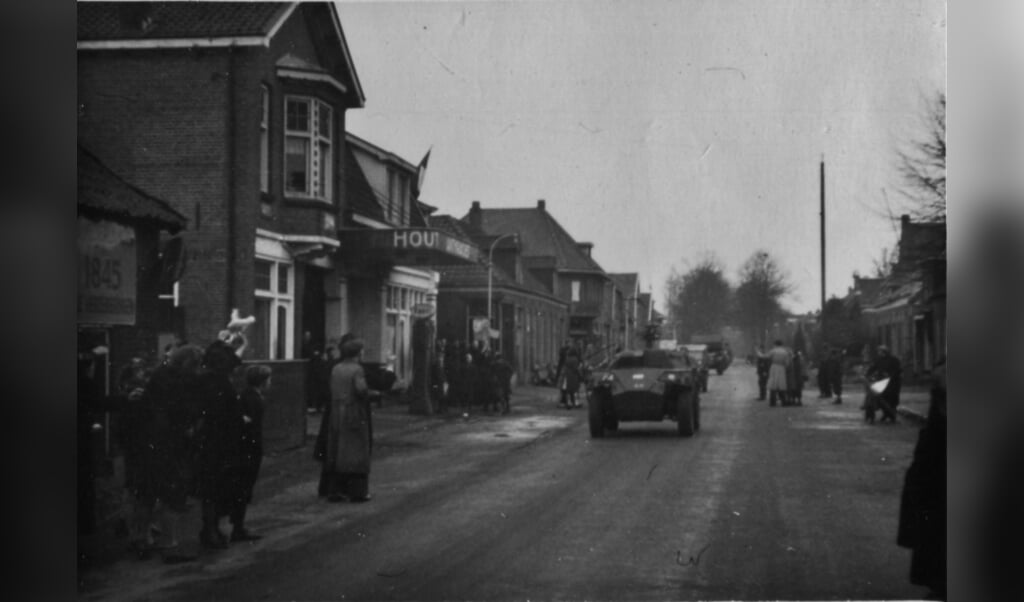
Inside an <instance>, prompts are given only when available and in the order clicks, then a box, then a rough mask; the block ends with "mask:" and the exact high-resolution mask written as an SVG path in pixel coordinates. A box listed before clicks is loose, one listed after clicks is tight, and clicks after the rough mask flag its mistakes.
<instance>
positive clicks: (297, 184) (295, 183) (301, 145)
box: [284, 96, 334, 201]
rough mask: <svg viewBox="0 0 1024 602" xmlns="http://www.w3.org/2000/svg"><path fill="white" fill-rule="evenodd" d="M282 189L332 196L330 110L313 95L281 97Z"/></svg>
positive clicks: (286, 192)
mask: <svg viewBox="0 0 1024 602" xmlns="http://www.w3.org/2000/svg"><path fill="white" fill-rule="evenodd" d="M284 140H285V142H284V172H285V179H284V191H285V194H287V195H297V196H308V197H313V198H318V199H324V200H326V201H332V200H333V194H334V191H333V178H334V112H333V110H332V109H331V106H330V105H328V104H327V103H325V102H322V101H320V100H317V99H315V98H309V97H304V96H286V97H285V123H284Z"/></svg>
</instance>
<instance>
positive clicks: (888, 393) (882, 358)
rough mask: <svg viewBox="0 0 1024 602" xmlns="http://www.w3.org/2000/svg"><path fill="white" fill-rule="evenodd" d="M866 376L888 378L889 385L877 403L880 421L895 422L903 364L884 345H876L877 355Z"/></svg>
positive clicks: (873, 378)
mask: <svg viewBox="0 0 1024 602" xmlns="http://www.w3.org/2000/svg"><path fill="white" fill-rule="evenodd" d="M867 375H868V378H869V379H870V380H877V379H880V378H888V379H889V385H888V386H887V387H886V388H885V391H883V392H882V394H881V395H880V396H879V397H880V398H879V400H878V401H879V405H880V407H881V409H882V419H881V421H880V422H896V408H897V407H898V406H899V405H900V388H901V386H902V383H901V379H902V375H903V366H902V365H901V363H900V360H899V358H897V357H896V356H894V355H892V354H890V353H889V348H888V347H886V346H885V345H879V346H878V355H877V357H876V358H875V361H874V363H872V364H871V367H870V368H869V369H868V373H867Z"/></svg>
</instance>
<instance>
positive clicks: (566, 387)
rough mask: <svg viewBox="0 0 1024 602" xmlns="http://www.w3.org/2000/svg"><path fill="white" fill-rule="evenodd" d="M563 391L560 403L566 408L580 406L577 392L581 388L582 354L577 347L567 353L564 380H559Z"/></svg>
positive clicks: (571, 348) (563, 369) (563, 370)
mask: <svg viewBox="0 0 1024 602" xmlns="http://www.w3.org/2000/svg"><path fill="white" fill-rule="evenodd" d="M559 389H560V390H561V392H562V397H561V400H560V402H559V403H560V405H561V406H562V407H564V408H566V409H571V408H578V407H580V402H579V400H577V399H576V394H577V392H578V391H579V389H580V354H579V351H577V350H576V348H575V347H570V348H569V350H568V351H567V352H566V354H565V365H564V366H563V367H562V380H561V381H560V382H559Z"/></svg>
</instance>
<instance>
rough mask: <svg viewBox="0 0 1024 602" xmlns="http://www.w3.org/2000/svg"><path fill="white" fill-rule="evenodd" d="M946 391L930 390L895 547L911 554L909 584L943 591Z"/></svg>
mask: <svg viewBox="0 0 1024 602" xmlns="http://www.w3.org/2000/svg"><path fill="white" fill-rule="evenodd" d="M945 397H946V391H945V388H939V387H936V388H934V389H933V390H932V401H931V407H930V409H929V412H928V420H927V422H926V424H925V426H923V427H922V428H921V430H920V432H919V434H918V439H917V445H916V446H915V447H914V458H913V460H912V461H911V464H910V467H909V468H908V469H907V473H906V476H905V478H904V482H903V493H902V496H901V499H900V520H899V531H898V533H897V537H896V543H897V544H898V545H900V546H902V547H905V548H910V549H911V550H912V552H913V553H912V555H911V562H910V582H911V583H913V584H915V585H923V586H926V587H929V588H931V589H932V590H933V591H935V592H944V591H945V588H946V413H945Z"/></svg>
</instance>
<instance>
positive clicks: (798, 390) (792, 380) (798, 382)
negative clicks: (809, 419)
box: [786, 351, 806, 406]
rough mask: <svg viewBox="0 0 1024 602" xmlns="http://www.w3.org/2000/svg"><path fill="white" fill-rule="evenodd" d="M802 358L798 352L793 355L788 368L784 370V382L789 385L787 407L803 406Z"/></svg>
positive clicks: (803, 377)
mask: <svg viewBox="0 0 1024 602" xmlns="http://www.w3.org/2000/svg"><path fill="white" fill-rule="evenodd" d="M805 378H806V375H805V372H804V358H803V354H802V353H800V352H799V351H797V352H795V353H793V357H792V360H791V361H790V363H789V368H788V369H787V370H786V381H787V383H788V384H789V399H788V400H787V401H788V405H796V406H802V405H804V400H803V397H804V379H805Z"/></svg>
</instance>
